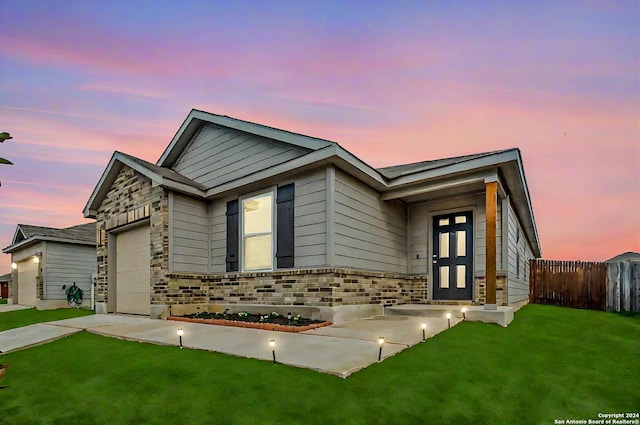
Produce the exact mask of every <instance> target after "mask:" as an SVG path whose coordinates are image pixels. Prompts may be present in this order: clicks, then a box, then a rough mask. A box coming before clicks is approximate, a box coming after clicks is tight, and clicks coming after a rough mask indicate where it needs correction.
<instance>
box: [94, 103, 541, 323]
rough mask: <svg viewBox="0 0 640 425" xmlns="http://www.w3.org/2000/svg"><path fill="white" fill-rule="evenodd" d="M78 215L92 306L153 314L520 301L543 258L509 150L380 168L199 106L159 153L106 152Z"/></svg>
mask: <svg viewBox="0 0 640 425" xmlns="http://www.w3.org/2000/svg"><path fill="white" fill-rule="evenodd" d="M392 148H393V149H397V147H390V149H392ZM84 215H85V217H88V218H95V219H96V220H97V227H98V273H99V275H98V287H97V298H96V301H97V305H96V311H99V312H100V311H102V312H107V311H108V312H112V311H115V312H124V313H137V314H143V315H149V314H150V315H151V316H152V317H160V316H162V315H164V314H166V312H167V310H168V307H169V306H172V308H173V312H174V313H175V312H176V311H187V310H190V309H191V310H195V308H196V306H197V307H200V306H207V307H210V306H211V305H216V306H223V305H239V304H240V305H250V304H267V305H287V306H312V307H317V308H318V309H320V308H324V309H337V308H339V309H341V311H342V310H345V309H351V310H353V311H354V312H355V311H357V310H358V309H361V310H365V311H366V310H367V306H370V305H378V306H379V305H380V304H383V305H395V304H405V303H444V304H451V303H455V304H484V305H486V307H487V308H495V306H496V304H497V305H507V304H515V303H520V302H526V300H527V298H528V294H529V282H528V280H529V269H528V261H529V260H530V259H532V258H538V257H540V255H541V253H540V242H539V239H538V234H537V230H536V225H535V220H534V216H533V210H532V206H531V200H530V198H529V191H528V189H527V183H526V179H525V176H524V170H523V164H522V158H521V156H520V151H519V150H518V149H509V150H502V151H496V152H488V153H481V154H475V155H466V156H461V157H456V158H447V159H440V160H435V161H425V162H418V163H414V164H407V165H399V166H395V167H386V168H380V169H375V168H373V167H371V166H369V165H368V164H366V163H365V162H363V161H362V160H360V159H358V158H357V157H355V156H354V155H352V154H351V153H349V152H348V151H346V150H345V149H344V148H342V147H341V146H339V145H338V144H337V143H334V142H330V141H327V140H322V139H317V138H313V137H308V136H304V135H301V134H296V133H292V132H289V131H285V130H279V129H276V128H271V127H267V126H263V125H259V124H254V123H251V122H247V121H242V120H238V119H234V118H230V117H226V116H220V115H214V114H210V113H207V112H203V111H198V110H192V111H191V113H190V114H189V116H188V117H187V119H186V120H185V122H184V123H183V124H182V126H181V127H180V129H179V130H178V132H177V133H176V135H175V136H174V138H173V139H172V141H171V143H170V144H169V146H168V147H167V149H166V150H165V152H164V153H163V154H162V156H161V158H160V159H159V160H158V162H157V164H151V163H149V162H146V161H143V160H141V159H138V158H135V157H132V156H130V155H126V154H124V153H120V152H116V153H114V155H113V157H112V158H111V160H110V162H109V164H108V165H107V168H106V170H105V171H104V173H103V175H102V177H101V179H100V181H99V182H98V184H97V186H96V188H95V189H94V191H93V193H92V195H91V197H90V199H89V200H88V202H87V205H86V206H85V209H84ZM267 310H268V309H267Z"/></svg>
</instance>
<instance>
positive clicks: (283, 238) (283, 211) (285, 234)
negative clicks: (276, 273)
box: [276, 183, 295, 269]
mask: <svg viewBox="0 0 640 425" xmlns="http://www.w3.org/2000/svg"><path fill="white" fill-rule="evenodd" d="M294 196H295V186H294V185H293V183H292V184H288V185H285V186H280V187H278V196H277V200H276V204H277V209H276V226H277V227H276V233H277V237H278V241H277V246H276V259H277V267H278V268H279V269H284V268H289V267H293V239H294V234H293V198H294Z"/></svg>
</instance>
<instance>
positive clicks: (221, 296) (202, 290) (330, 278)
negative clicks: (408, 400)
mask: <svg viewBox="0 0 640 425" xmlns="http://www.w3.org/2000/svg"><path fill="white" fill-rule="evenodd" d="M168 279H169V283H168V285H167V287H165V288H159V289H157V290H155V291H154V294H153V295H152V305H154V304H166V305H170V306H171V307H172V308H174V307H175V306H178V305H185V304H193V305H200V306H204V305H234V304H237V305H242V306H246V305H252V304H259V305H274V306H304V307H336V306H347V305H384V306H390V305H397V304H419V303H424V302H426V295H427V291H426V285H427V279H426V276H407V275H397V274H388V273H376V272H368V271H363V270H350V269H343V268H321V269H294V270H283V271H274V272H262V273H227V274H220V275H191V274H181V273H169V274H168ZM347 316H348V314H347Z"/></svg>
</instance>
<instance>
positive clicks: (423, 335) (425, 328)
mask: <svg viewBox="0 0 640 425" xmlns="http://www.w3.org/2000/svg"><path fill="white" fill-rule="evenodd" d="M420 327H421V328H422V340H423V341H426V340H427V333H426V330H427V324H426V323H424V322H422V323H421V324H420Z"/></svg>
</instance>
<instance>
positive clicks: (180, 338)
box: [178, 328, 184, 348]
mask: <svg viewBox="0 0 640 425" xmlns="http://www.w3.org/2000/svg"><path fill="white" fill-rule="evenodd" d="M182 335H184V331H183V330H182V328H178V343H179V345H178V347H180V348H182Z"/></svg>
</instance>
